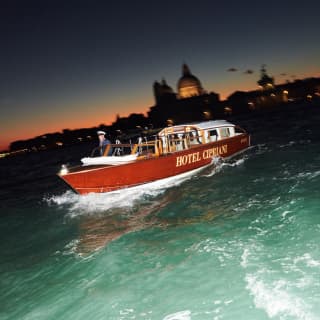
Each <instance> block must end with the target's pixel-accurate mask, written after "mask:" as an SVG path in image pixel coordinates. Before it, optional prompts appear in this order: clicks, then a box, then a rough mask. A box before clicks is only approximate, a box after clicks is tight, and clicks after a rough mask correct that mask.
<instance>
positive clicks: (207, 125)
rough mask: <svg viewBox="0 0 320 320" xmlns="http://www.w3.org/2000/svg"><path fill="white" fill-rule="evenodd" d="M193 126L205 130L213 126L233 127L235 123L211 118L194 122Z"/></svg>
mask: <svg viewBox="0 0 320 320" xmlns="http://www.w3.org/2000/svg"><path fill="white" fill-rule="evenodd" d="M194 126H195V127H198V128H199V129H203V130H207V129H214V128H220V127H234V126H235V125H234V124H232V123H230V122H228V121H226V120H211V121H205V122H199V123H195V124H194Z"/></svg>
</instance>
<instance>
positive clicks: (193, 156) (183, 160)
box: [176, 144, 228, 167]
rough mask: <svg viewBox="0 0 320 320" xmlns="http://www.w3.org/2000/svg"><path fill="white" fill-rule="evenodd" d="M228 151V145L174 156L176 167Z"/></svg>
mask: <svg viewBox="0 0 320 320" xmlns="http://www.w3.org/2000/svg"><path fill="white" fill-rule="evenodd" d="M226 153H228V145H227V144H224V145H222V146H217V147H213V148H210V149H205V150H203V151H202V152H201V153H200V151H197V152H193V153H189V154H185V155H183V156H178V157H176V167H181V166H186V165H188V164H191V163H195V162H199V161H201V160H203V159H204V160H205V159H209V158H213V157H218V156H221V155H224V154H226Z"/></svg>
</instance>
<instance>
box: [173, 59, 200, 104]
mask: <svg viewBox="0 0 320 320" xmlns="http://www.w3.org/2000/svg"><path fill="white" fill-rule="evenodd" d="M177 87H178V94H179V97H180V98H182V99H183V98H189V97H193V96H199V95H201V94H203V88H202V85H201V82H200V80H199V79H198V78H197V77H196V76H194V75H193V74H192V73H191V72H190V69H189V67H188V66H187V65H186V64H184V65H183V66H182V77H181V78H180V79H179V81H178V84H177Z"/></svg>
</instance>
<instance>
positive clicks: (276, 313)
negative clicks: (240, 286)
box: [245, 274, 316, 320]
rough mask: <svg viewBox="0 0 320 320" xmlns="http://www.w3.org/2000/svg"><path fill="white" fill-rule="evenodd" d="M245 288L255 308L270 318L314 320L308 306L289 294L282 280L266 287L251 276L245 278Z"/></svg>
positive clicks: (259, 280)
mask: <svg viewBox="0 0 320 320" xmlns="http://www.w3.org/2000/svg"><path fill="white" fill-rule="evenodd" d="M245 279H246V282H247V286H246V288H247V289H248V290H249V291H250V293H251V295H253V297H254V303H255V305H256V307H257V308H260V309H263V310H265V311H266V313H267V314H268V316H269V317H270V318H274V317H280V318H281V319H282V317H283V316H284V317H287V316H290V317H295V318H296V319H299V320H313V319H314V320H315V319H316V317H315V316H314V315H312V314H311V313H310V312H309V310H308V309H309V306H308V305H307V304H306V303H304V301H303V300H302V299H301V298H299V297H296V296H294V295H293V294H291V293H290V292H289V291H288V289H287V287H288V286H287V283H286V281H284V280H278V281H273V282H271V283H270V284H269V285H267V284H266V283H265V282H264V281H263V280H262V279H259V277H258V276H256V275H253V274H248V275H247V276H246V278H245Z"/></svg>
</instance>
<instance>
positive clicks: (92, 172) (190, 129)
mask: <svg viewBox="0 0 320 320" xmlns="http://www.w3.org/2000/svg"><path fill="white" fill-rule="evenodd" d="M249 146H250V135H249V134H248V133H247V132H246V131H245V130H243V129H242V128H240V127H238V126H236V125H234V124H232V123H230V122H228V121H225V120H212V121H206V122H199V123H192V124H181V125H176V126H170V127H166V128H163V129H162V130H161V131H159V132H158V133H157V134H156V135H155V136H153V137H152V139H150V140H149V139H139V141H138V143H136V144H122V143H116V144H109V145H107V147H106V149H105V150H104V152H103V155H102V156H99V157H93V156H92V157H87V158H83V159H81V162H82V165H80V166H75V167H70V168H68V167H67V166H65V165H63V166H62V168H61V170H60V172H59V173H58V176H59V177H60V178H61V179H63V180H64V181H65V182H66V183H67V184H68V185H69V186H70V187H71V188H72V189H73V190H74V191H75V192H77V193H79V194H87V193H90V192H94V193H102V192H111V191H116V190H119V189H124V188H130V187H134V186H138V185H142V184H147V183H150V182H154V181H157V180H161V179H166V178H170V177H175V176H179V175H182V174H185V173H187V172H190V173H192V171H198V170H199V169H201V168H205V167H207V166H209V165H211V164H212V163H213V160H214V159H215V158H217V157H219V158H220V157H221V158H229V157H232V156H235V155H236V154H238V153H240V152H243V151H245V150H246V149H247V148H248V147H249ZM213 165H214V164H213Z"/></svg>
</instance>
